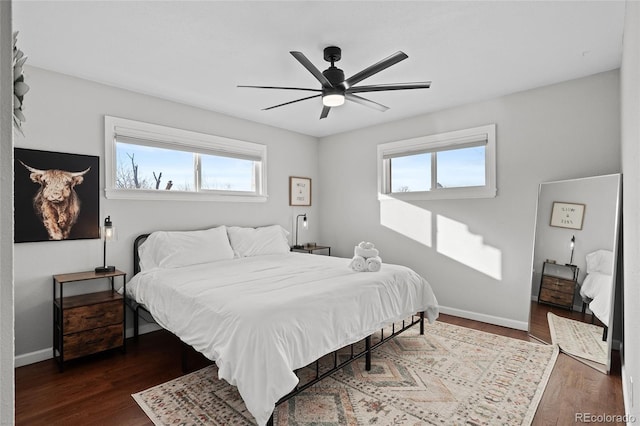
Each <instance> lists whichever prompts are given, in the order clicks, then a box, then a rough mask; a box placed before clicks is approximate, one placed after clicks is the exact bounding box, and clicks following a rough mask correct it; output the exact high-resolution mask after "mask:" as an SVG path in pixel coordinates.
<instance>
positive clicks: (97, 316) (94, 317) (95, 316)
mask: <svg viewBox="0 0 640 426" xmlns="http://www.w3.org/2000/svg"><path fill="white" fill-rule="evenodd" d="M100 318H102V315H92V316H90V317H84V319H88V320H90V319H100Z"/></svg>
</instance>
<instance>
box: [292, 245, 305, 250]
mask: <svg viewBox="0 0 640 426" xmlns="http://www.w3.org/2000/svg"><path fill="white" fill-rule="evenodd" d="M303 247H304V246H301V245H299V244H296V245H294V246H293V248H294V249H301V248H303Z"/></svg>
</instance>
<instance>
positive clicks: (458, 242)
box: [436, 215, 502, 280]
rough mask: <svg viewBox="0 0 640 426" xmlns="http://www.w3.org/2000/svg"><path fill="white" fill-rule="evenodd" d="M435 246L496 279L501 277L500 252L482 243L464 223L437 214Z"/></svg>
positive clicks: (479, 236) (444, 253) (479, 237)
mask: <svg viewBox="0 0 640 426" xmlns="http://www.w3.org/2000/svg"><path fill="white" fill-rule="evenodd" d="M436 222H437V223H436V225H437V236H436V247H437V250H438V253H441V254H443V255H445V256H447V257H450V258H451V259H453V260H456V261H458V262H460V263H462V264H464V265H466V266H468V267H470V268H473V269H475V270H477V271H479V272H482V273H483V274H485V275H488V276H490V277H492V278H495V279H497V280H501V279H502V252H501V251H500V250H499V249H497V248H495V247H491V246H488V245H486V244H484V242H483V238H482V236H481V235H476V234H472V233H471V232H469V227H468V226H467V225H465V224H464V223H461V222H458V221H456V220H453V219H449V218H447V217H444V216H441V215H438V216H437V218H436Z"/></svg>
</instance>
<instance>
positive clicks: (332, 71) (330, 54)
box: [322, 46, 344, 93]
mask: <svg viewBox="0 0 640 426" xmlns="http://www.w3.org/2000/svg"><path fill="white" fill-rule="evenodd" d="M341 57H342V51H341V49H340V48H339V47H336V46H329V47H325V48H324V60H325V61H327V62H330V63H331V66H330V67H329V68H327V69H326V70H324V71H322V75H324V76H325V77H326V78H327V80H329V82H330V83H331V84H332V85H333V87H334V88H338V87H341V86H342V83H343V82H344V71H342V70H341V69H340V68H337V67H336V66H334V63H335V62H338V61H339V60H340V58H341ZM330 92H331V93H335V92H336V90H330ZM337 92H340V91H339V90H338V91H337Z"/></svg>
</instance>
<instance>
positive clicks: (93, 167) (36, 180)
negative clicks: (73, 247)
mask: <svg viewBox="0 0 640 426" xmlns="http://www.w3.org/2000/svg"><path fill="white" fill-rule="evenodd" d="M99 164H100V163H99V157H97V156H92V155H79V154H67V153H63V152H51V151H38V150H34V149H23V148H15V150H14V173H15V181H14V221H15V225H14V229H15V233H14V241H15V242H16V243H23V242H34V241H60V240H78V239H90V238H100V219H99V215H100V212H99V210H100V206H99V184H100V182H99V181H100V173H99Z"/></svg>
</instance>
